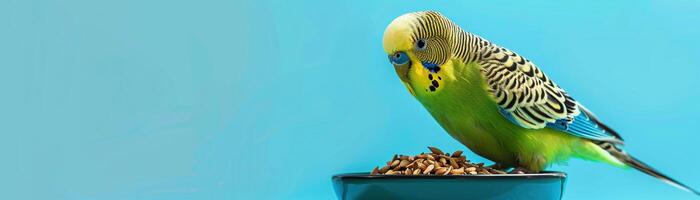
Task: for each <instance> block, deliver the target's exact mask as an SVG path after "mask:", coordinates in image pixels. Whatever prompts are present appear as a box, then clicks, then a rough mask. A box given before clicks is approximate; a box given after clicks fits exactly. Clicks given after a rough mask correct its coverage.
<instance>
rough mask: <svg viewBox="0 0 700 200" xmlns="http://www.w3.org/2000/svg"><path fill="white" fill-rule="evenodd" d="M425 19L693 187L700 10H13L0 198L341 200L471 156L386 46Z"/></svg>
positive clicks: (652, 4)
mask: <svg viewBox="0 0 700 200" xmlns="http://www.w3.org/2000/svg"><path fill="white" fill-rule="evenodd" d="M428 9H432V10H438V11H441V12H443V13H444V14H445V15H447V16H448V17H450V18H451V19H453V20H454V21H455V22H457V23H458V24H460V25H461V26H462V27H464V28H466V29H467V30H469V31H471V32H474V33H477V34H479V35H482V36H484V37H486V38H487V39H489V40H491V41H493V42H496V43H498V44H501V45H503V46H505V47H508V48H510V49H512V50H515V51H517V52H519V53H521V54H523V55H525V56H527V57H528V58H529V59H531V60H534V61H535V62H536V63H538V64H539V65H540V66H541V68H542V69H544V71H546V72H547V73H548V74H549V75H550V76H551V77H552V78H553V79H555V80H556V81H557V82H558V83H559V84H560V85H561V86H563V87H564V88H566V89H567V90H568V91H570V92H571V94H573V95H574V97H576V98H577V99H578V100H580V101H582V102H584V103H585V104H586V105H587V106H588V108H590V109H591V110H593V111H594V112H596V113H597V114H598V115H599V117H600V118H602V119H603V120H604V121H606V122H607V123H608V124H609V125H611V126H612V127H614V128H616V129H617V130H618V131H619V132H621V133H622V135H623V136H624V137H625V139H626V141H627V144H628V145H627V149H628V151H629V152H632V153H633V154H635V155H636V156H637V157H639V158H641V159H643V160H644V161H646V162H648V163H650V164H652V165H653V166H655V167H657V168H658V169H660V170H662V171H664V172H666V173H668V174H669V175H671V176H673V177H676V178H677V179H679V180H681V181H683V182H685V183H687V184H689V185H691V186H694V187H696V188H700V172H698V170H696V169H695V168H697V165H698V164H700V159H698V154H700V148H698V144H699V142H698V141H699V140H700V135H699V134H698V131H697V127H698V124H700V121H699V120H698V118H697V113H700V106H698V103H697V102H698V98H700V90H698V88H699V87H700V79H699V78H698V77H699V76H700V66H699V65H698V53H700V40H699V39H698V38H699V36H700V28H698V26H697V23H698V21H700V1H694V0H686V1H681V0H672V1H661V0H659V1H618V2H603V1H573V2H568V3H562V2H556V1H547V2H545V1H521V2H515V1H512V2H511V1H488V2H487V1H470V2H467V1H434V2H430V3H426V2H422V1H346V2H328V1H303V2H302V1H299V2H296V1H225V0H212V1H191V2H181V1H136V0H127V1H111V2H96V1H87V0H85V1H73V0H69V1H59V0H29V1H24V0H2V1H0V67H2V71H1V73H0V91H2V96H1V97H2V98H0V106H2V107H1V108H0V110H2V114H1V115H0V121H2V122H3V123H2V125H1V126H0V134H1V135H2V137H1V138H2V139H0V157H1V158H2V160H3V161H2V163H1V165H0V173H1V174H0V177H2V180H0V199H149V200H150V199H334V198H335V196H334V193H333V191H332V187H331V184H330V176H331V175H332V174H335V173H341V172H357V171H368V170H369V169H371V168H372V167H373V166H375V165H379V164H381V163H382V162H384V161H386V160H387V159H389V158H390V156H391V155H392V154H394V153H403V154H413V153H418V152H421V151H425V150H426V149H425V147H426V146H428V145H432V146H438V147H441V148H442V149H444V150H449V151H452V150H456V149H463V148H464V147H462V146H461V145H460V144H459V143H457V142H455V141H454V140H452V138H450V137H449V136H448V135H447V134H446V133H445V132H444V131H443V130H442V129H441V128H440V127H439V126H438V124H437V123H436V122H435V121H434V120H433V119H431V117H430V116H429V115H428V113H427V112H426V111H425V110H424V109H423V108H422V107H421V105H419V103H418V102H417V101H416V100H414V99H413V98H412V97H411V96H410V95H409V94H408V92H407V91H406V90H405V88H404V87H403V86H402V85H401V84H400V82H399V80H398V78H397V77H396V76H395V74H394V71H393V69H392V67H391V66H390V65H389V63H388V61H387V60H386V55H385V54H384V52H383V50H382V47H381V38H382V33H383V31H384V28H385V27H386V25H387V24H388V23H389V22H390V21H391V20H392V19H393V18H394V17H397V16H399V15H401V14H402V13H406V12H410V11H419V10H428ZM465 103H468V102H465ZM467 155H468V156H470V157H471V158H472V159H473V160H475V161H486V160H484V159H482V158H479V157H477V156H475V155H474V154H473V153H468V154H467ZM554 169H555V170H562V171H566V172H568V173H569V175H570V177H569V181H568V187H567V190H566V194H565V198H566V199H594V198H595V199H632V198H637V199H693V195H691V194H689V193H686V192H683V191H680V190H677V189H675V188H672V187H670V186H667V185H665V184H663V183H661V182H660V181H657V180H655V179H653V178H650V177H648V176H646V175H644V174H642V173H638V172H636V171H633V170H622V169H618V168H614V167H611V166H606V165H604V164H599V163H591V162H586V161H580V160H572V161H571V162H569V164H568V165H567V166H557V167H554Z"/></svg>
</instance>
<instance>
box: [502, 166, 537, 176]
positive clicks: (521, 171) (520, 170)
mask: <svg viewBox="0 0 700 200" xmlns="http://www.w3.org/2000/svg"><path fill="white" fill-rule="evenodd" d="M508 173H509V174H532V173H533V172H532V171H530V170H529V169H525V168H522V167H517V168H515V169H513V170H511V171H510V172H508Z"/></svg>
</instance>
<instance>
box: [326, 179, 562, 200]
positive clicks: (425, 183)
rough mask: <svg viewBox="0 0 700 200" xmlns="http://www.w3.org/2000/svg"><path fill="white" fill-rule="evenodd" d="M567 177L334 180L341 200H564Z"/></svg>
mask: <svg viewBox="0 0 700 200" xmlns="http://www.w3.org/2000/svg"><path fill="white" fill-rule="evenodd" d="M565 182H566V174H565V173H562V172H542V173H539V174H499V175H451V176H435V175H424V176H414V175H369V173H352V174H338V175H335V176H333V188H334V189H335V193H336V195H337V196H338V199H343V200H346V199H542V200H546V199H561V197H562V195H563V193H564V183H565Z"/></svg>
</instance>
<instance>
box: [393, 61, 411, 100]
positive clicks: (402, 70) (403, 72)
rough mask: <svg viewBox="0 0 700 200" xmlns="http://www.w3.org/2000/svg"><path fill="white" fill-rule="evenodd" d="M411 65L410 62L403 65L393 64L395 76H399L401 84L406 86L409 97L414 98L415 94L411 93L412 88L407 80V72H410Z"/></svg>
mask: <svg viewBox="0 0 700 200" xmlns="http://www.w3.org/2000/svg"><path fill="white" fill-rule="evenodd" d="M411 65H412V63H411V62H410V61H409V62H408V63H406V64H403V65H396V64H394V70H396V75H398V76H399V79H401V82H402V83H403V84H404V85H405V86H406V88H407V89H408V91H409V92H410V93H411V95H414V96H415V95H416V94H415V93H414V92H413V87H411V80H410V79H409V78H408V72H410V71H411V67H412V66H411Z"/></svg>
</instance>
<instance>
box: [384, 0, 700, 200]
mask: <svg viewBox="0 0 700 200" xmlns="http://www.w3.org/2000/svg"><path fill="white" fill-rule="evenodd" d="M382 43H383V48H384V51H385V52H386V54H387V56H388V59H389V61H390V62H391V64H392V65H393V67H394V70H395V71H396V74H397V75H398V78H399V79H400V81H401V83H403V85H404V86H405V87H406V88H407V89H408V92H409V93H410V94H411V95H412V96H414V97H415V98H416V99H417V100H418V101H419V102H420V103H421V104H422V105H423V106H424V107H425V108H426V110H427V111H428V112H429V113H430V115H432V117H433V118H434V119H435V120H436V121H437V122H438V124H440V126H441V127H442V128H443V129H445V131H446V132H447V133H448V134H449V135H450V136H452V137H453V138H454V139H456V140H457V141H459V142H460V143H462V144H463V145H465V146H466V147H467V148H469V149H470V150H471V151H472V152H474V153H476V154H477V155H479V156H482V157H484V158H486V159H489V160H491V161H493V162H494V163H495V165H494V166H495V167H500V168H504V169H510V168H514V171H515V170H519V171H520V172H527V173H537V172H541V171H543V170H545V169H546V168H547V167H548V166H551V165H552V164H557V163H564V162H566V161H567V160H569V159H570V158H579V159H584V160H591V161H598V162H603V163H607V164H610V165H613V166H617V167H621V168H630V167H631V168H634V169H637V170H639V171H641V172H643V173H646V174H648V175H651V176H653V177H656V178H658V179H660V180H662V181H664V182H666V183H668V184H670V185H672V186H675V187H678V188H680V189H683V190H686V191H689V192H692V193H695V194H696V195H700V193H699V192H698V191H697V190H695V189H692V188H691V187H688V186H687V185H685V184H683V183H681V182H679V181H676V180H675V179H672V178H671V177H669V176H666V175H664V174H663V173H661V172H659V171H658V170H656V169H654V168H652V167H650V166H649V165H647V164H645V163H643V162H642V161H640V160H638V159H636V158H634V157H632V156H631V155H630V154H629V153H627V152H626V151H624V149H623V146H624V141H623V139H622V137H621V136H620V134H618V133H617V132H616V131H615V130H613V129H612V128H610V127H609V126H607V125H605V124H604V123H603V122H602V121H601V120H600V119H599V118H598V117H596V116H595V115H594V114H593V113H592V112H591V111H590V110H588V109H587V108H586V107H584V106H583V105H582V104H581V103H580V102H578V101H576V100H575V99H574V98H573V97H572V96H571V95H570V94H569V93H567V92H566V91H565V90H564V89H562V88H561V87H559V86H558V85H557V84H556V83H555V82H554V81H553V80H552V79H550V78H549V77H548V76H547V75H545V73H544V72H543V71H542V70H540V69H539V68H538V67H537V66H536V65H535V64H534V63H533V62H532V61H530V60H528V59H527V58H525V57H523V56H521V55H519V54H517V53H515V52H513V51H511V50H508V49H506V48H504V47H501V46H499V45H497V44H494V43H492V42H490V41H488V40H486V39H484V38H482V37H480V36H478V35H475V34H473V33H470V32H467V31H465V30H463V29H462V28H461V27H460V26H458V25H457V24H455V23H454V22H453V21H451V20H450V19H448V18H447V17H445V16H444V15H442V14H441V13H439V12H436V11H420V12H412V13H407V14H403V15H401V16H399V17H397V18H395V19H394V20H393V21H392V22H391V23H390V24H389V25H388V26H387V28H386V29H385V31H384V35H383V41H382Z"/></svg>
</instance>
